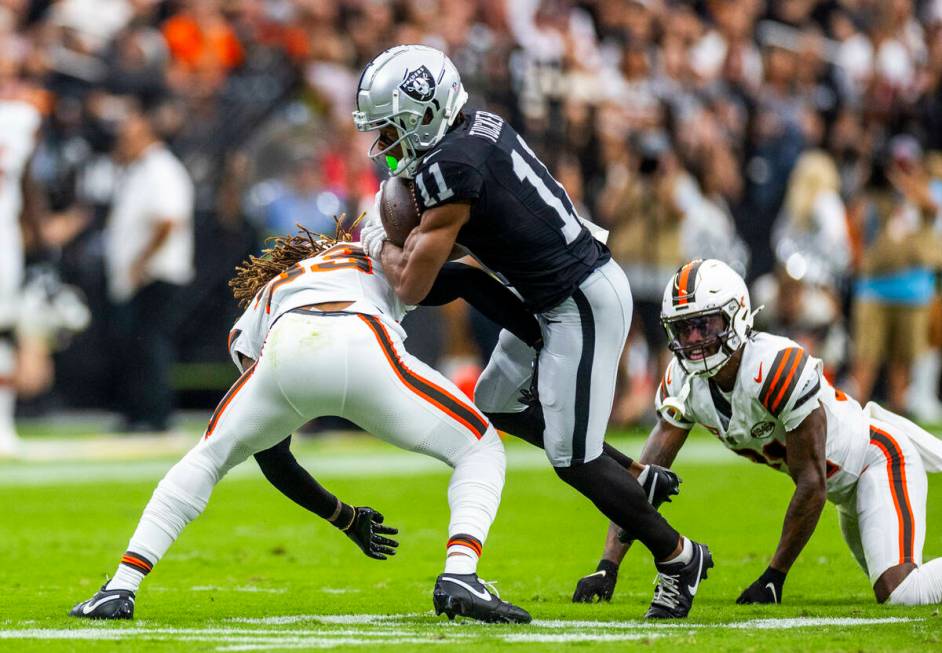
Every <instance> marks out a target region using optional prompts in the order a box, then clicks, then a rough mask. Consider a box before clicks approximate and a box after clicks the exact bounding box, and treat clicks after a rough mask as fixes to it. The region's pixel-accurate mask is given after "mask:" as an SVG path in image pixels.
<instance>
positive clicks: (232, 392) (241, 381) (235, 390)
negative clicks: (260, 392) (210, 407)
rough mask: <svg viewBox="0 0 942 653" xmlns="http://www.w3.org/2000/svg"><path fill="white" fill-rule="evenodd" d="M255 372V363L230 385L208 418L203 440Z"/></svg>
mask: <svg viewBox="0 0 942 653" xmlns="http://www.w3.org/2000/svg"><path fill="white" fill-rule="evenodd" d="M254 372H255V363H252V364H251V365H249V366H248V367H247V368H246V370H245V371H244V372H242V376H240V377H239V378H238V379H236V382H235V383H233V384H232V387H231V388H229V392H227V393H226V396H225V397H223V398H222V401H220V402H219V405H218V406H216V410H214V411H213V416H212V417H210V418H209V425H208V426H207V427H206V435H204V436H203V439H204V440H205V439H206V438H208V437H209V436H211V435H212V434H213V431H214V430H216V424H218V423H219V418H220V417H222V414H223V413H224V412H225V411H226V408H228V407H229V404H230V403H232V400H233V399H234V398H235V396H236V395H237V394H239V390H241V389H242V386H244V385H245V383H246V382H247V381H248V380H249V379H250V378H251V377H252V374H253V373H254Z"/></svg>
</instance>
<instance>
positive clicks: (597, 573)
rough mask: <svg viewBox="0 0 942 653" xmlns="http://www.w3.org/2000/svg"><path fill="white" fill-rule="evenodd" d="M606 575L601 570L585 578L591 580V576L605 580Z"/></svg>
mask: <svg viewBox="0 0 942 653" xmlns="http://www.w3.org/2000/svg"><path fill="white" fill-rule="evenodd" d="M606 575H607V574H606V573H605V570H604V569H603V570H602V571H596V572H595V573H592V574H588V575H587V576H586V578H592V577H593V576H601V577H602V578H605V576H606Z"/></svg>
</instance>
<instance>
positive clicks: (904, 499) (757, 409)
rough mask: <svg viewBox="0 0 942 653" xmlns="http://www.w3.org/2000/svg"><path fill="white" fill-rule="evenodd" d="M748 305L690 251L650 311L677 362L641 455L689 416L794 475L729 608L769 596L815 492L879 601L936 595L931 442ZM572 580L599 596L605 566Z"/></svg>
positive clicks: (614, 559)
mask: <svg viewBox="0 0 942 653" xmlns="http://www.w3.org/2000/svg"><path fill="white" fill-rule="evenodd" d="M754 314H755V312H754V311H753V310H752V308H751V305H750V302H749V294H748V290H747V288H746V285H745V283H744V282H743V280H742V278H741V277H740V276H739V275H738V274H736V273H735V272H734V271H733V270H732V269H731V268H729V267H728V266H727V265H726V264H725V263H722V262H720V261H716V260H705V261H701V260H695V261H691V262H690V263H687V264H686V265H684V266H683V267H682V268H681V269H680V270H679V271H678V272H677V274H676V275H674V277H673V279H672V280H671V283H670V284H669V285H668V287H667V289H666V290H665V293H664V299H663V302H662V305H661V320H662V322H663V324H664V327H665V328H666V329H667V332H668V337H669V338H670V348H671V350H672V351H673V352H674V354H675V356H676V359H675V360H672V361H671V363H670V365H669V366H668V368H667V370H666V372H665V375H664V379H663V380H662V382H661V384H660V386H659V387H658V393H657V398H656V406H657V410H658V414H659V416H660V418H659V420H658V423H657V425H656V426H655V428H654V430H653V431H652V432H651V435H650V436H649V437H648V440H647V442H646V443H645V446H644V451H643V453H642V454H641V462H644V463H655V464H658V465H664V466H670V465H671V463H672V462H673V460H674V458H675V456H676V455H677V452H678V451H679V450H680V448H681V447H682V446H683V444H684V441H685V439H686V438H687V433H688V432H689V431H690V429H691V428H692V427H693V426H694V424H695V423H699V424H702V425H703V426H704V427H705V428H706V429H707V430H709V431H710V432H711V433H713V434H714V435H715V436H716V437H717V438H719V439H720V441H722V442H723V444H725V445H726V446H727V447H728V448H729V449H731V450H733V451H734V452H736V453H738V454H740V455H742V456H746V457H747V458H749V459H750V460H753V461H755V462H758V463H763V464H766V465H769V466H770V467H773V468H775V469H778V470H779V471H782V472H786V473H788V474H789V475H790V476H791V477H792V479H793V480H794V482H795V493H794V495H793V496H792V499H791V502H790V503H789V505H788V510H787V512H786V514H785V523H784V526H783V529H782V535H781V539H780V540H779V544H778V547H777V549H776V550H775V553H774V555H773V556H772V559H771V561H770V564H769V566H768V568H767V569H766V570H765V571H764V572H763V573H762V575H761V576H759V578H758V579H757V580H756V581H755V582H754V583H753V584H752V585H750V586H749V587H747V588H746V589H745V590H744V591H743V592H742V594H741V595H740V596H739V599H738V600H737V603H781V601H782V589H783V585H784V583H785V577H786V574H787V573H788V571H789V569H790V568H791V566H792V564H793V563H794V562H795V560H796V558H797V557H798V555H799V554H800V553H801V550H802V549H803V548H804V546H805V544H806V543H807V542H808V540H809V538H810V537H811V534H812V533H813V532H814V529H815V527H816V525H817V523H818V518H819V517H820V515H821V510H822V509H823V507H824V502H825V500H826V499H830V500H831V501H832V502H833V503H834V504H836V506H837V509H838V513H839V516H840V523H841V530H842V532H843V534H844V539H845V540H846V542H847V544H848V546H849V547H850V549H851V552H852V553H853V554H854V557H855V558H856V559H857V562H858V563H859V564H860V566H861V567H862V568H863V569H864V571H866V572H867V574H868V575H869V577H870V583H871V585H872V586H873V591H874V593H875V595H876V599H877V601H879V602H880V603H884V602H888V603H892V604H902V605H925V604H933V603H942V559H939V558H937V559H935V560H930V561H929V562H927V563H925V564H923V561H922V547H923V542H924V540H925V534H926V490H927V482H926V471H927V470H928V471H935V472H937V471H940V470H942V442H940V441H939V440H937V439H936V438H934V437H933V436H931V435H930V434H928V433H926V432H925V431H923V430H922V429H921V428H919V427H918V426H916V425H915V424H913V423H912V422H910V421H909V420H906V419H904V418H902V417H900V416H898V415H895V414H894V413H891V412H889V411H887V410H884V409H883V408H881V407H880V406H878V405H876V404H874V403H872V402H871V403H869V404H867V406H866V407H864V408H861V406H860V404H859V403H857V402H856V401H854V399H852V398H851V397H849V396H847V395H846V394H844V393H843V392H841V391H840V390H838V389H835V388H834V387H832V386H831V385H830V384H829V383H828V381H827V380H826V379H825V378H824V376H823V375H822V373H821V368H822V364H821V361H820V360H818V359H816V358H813V357H811V356H809V355H808V353H807V352H806V351H804V349H802V348H801V347H800V346H798V344H796V343H795V342H793V341H791V340H789V339H787V338H782V337H779V336H774V335H771V334H767V333H759V332H755V331H753V330H752V318H753V315H754ZM786 453H787V456H786ZM617 535H618V534H617V532H616V530H615V529H614V528H610V530H609V537H608V540H607V542H606V548H605V554H604V556H603V561H602V563H600V564H602V565H603V566H605V565H608V566H610V568H611V569H613V570H617V566H618V564H620V562H621V560H622V558H623V557H624V555H625V551H626V546H625V545H624V544H622V543H620V542H619V541H618V538H617ZM580 588H581V590H582V593H583V594H584V595H587V596H588V598H591V597H592V595H596V596H600V597H602V598H604V597H605V595H606V594H607V596H608V597H611V592H612V590H613V589H614V574H601V575H599V574H596V575H592V576H586V577H585V578H583V579H582V580H581V581H580V582H579V588H577V595H578V594H579V593H580Z"/></svg>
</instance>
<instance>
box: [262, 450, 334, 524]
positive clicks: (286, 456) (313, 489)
mask: <svg viewBox="0 0 942 653" xmlns="http://www.w3.org/2000/svg"><path fill="white" fill-rule="evenodd" d="M290 445H291V438H290V436H289V437H287V438H285V439H284V440H282V441H281V442H279V443H278V444H276V445H275V446H274V447H272V448H270V449H266V450H265V451H260V452H258V453H257V454H255V461H256V462H257V463H258V466H259V468H261V470H262V474H264V475H265V478H266V479H267V480H268V482H269V483H271V484H272V485H273V486H274V487H275V489H277V490H278V491H279V492H281V493H282V494H283V495H285V496H286V497H288V498H289V499H291V500H292V501H294V502H295V503H296V504H298V505H299V506H301V507H302V508H304V509H305V510H309V511H310V512H313V513H314V514H315V515H318V516H319V517H322V518H324V519H326V520H328V521H329V520H331V518H332V517H334V513H335V512H337V507H338V505H340V502H339V501H338V499H337V497H335V496H334V495H333V494H331V493H330V492H328V491H327V489H325V488H324V487H323V486H322V485H321V484H320V483H318V482H317V481H316V480H314V477H312V476H311V475H310V474H309V473H308V471H307V470H306V469H304V468H303V467H302V466H301V465H300V464H299V463H298V461H297V459H296V458H295V457H294V454H292V453H291V449H290Z"/></svg>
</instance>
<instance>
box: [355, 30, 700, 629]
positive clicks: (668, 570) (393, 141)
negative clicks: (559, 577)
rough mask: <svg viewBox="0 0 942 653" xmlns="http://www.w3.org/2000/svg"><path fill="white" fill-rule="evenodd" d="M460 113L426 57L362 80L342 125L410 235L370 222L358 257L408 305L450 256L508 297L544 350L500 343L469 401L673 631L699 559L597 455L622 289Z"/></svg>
mask: <svg viewBox="0 0 942 653" xmlns="http://www.w3.org/2000/svg"><path fill="white" fill-rule="evenodd" d="M466 100H467V93H465V91H464V88H463V86H462V84H461V80H460V77H459V75H458V72H457V70H456V69H455V67H454V65H453V64H452V62H451V61H450V60H449V59H448V57H446V56H445V55H444V54H443V53H442V52H439V51H438V50H435V49H433V48H429V47H425V46H417V45H409V46H398V47H395V48H392V49H390V50H387V51H386V52H383V53H382V54H380V55H379V56H377V57H376V58H375V59H374V60H373V61H372V62H371V63H370V64H369V65H368V66H367V67H366V68H365V69H364V71H363V73H362V75H361V76H360V81H359V84H358V89H357V110H356V111H355V112H354V122H355V124H356V126H357V129H359V130H360V131H373V130H377V131H378V132H379V136H378V138H377V140H376V142H375V143H374V145H373V148H372V149H371V152H370V156H371V157H373V158H377V157H385V159H386V162H387V164H388V165H389V167H390V169H391V170H392V173H393V174H394V175H398V174H404V175H407V176H408V177H411V178H412V179H413V180H414V183H415V189H416V201H417V203H418V208H419V211H420V214H421V222H420V224H419V225H418V226H417V227H416V228H415V229H414V230H413V231H412V233H411V234H410V235H409V237H408V238H407V239H406V242H405V244H404V246H403V247H402V248H400V247H397V246H395V245H393V244H392V243H390V242H388V241H387V240H386V237H385V232H384V231H383V228H382V224H381V222H380V221H379V219H378V216H376V215H371V216H370V219H369V220H368V223H367V224H366V226H365V227H364V230H363V234H362V236H361V241H362V243H363V245H364V247H365V248H366V250H367V252H368V253H369V254H370V255H371V256H373V257H374V258H380V259H381V260H382V263H383V267H384V269H385V270H386V273H387V275H388V276H389V278H390V281H391V282H392V283H393V285H394V288H395V290H396V293H397V294H398V295H399V297H400V298H401V299H402V300H403V301H405V302H407V303H410V304H417V303H419V302H420V301H421V300H422V299H423V298H424V297H425V296H426V294H427V293H428V292H429V290H430V288H431V287H432V284H433V283H434V281H435V278H436V275H437V274H438V272H439V270H440V269H441V268H442V266H443V264H444V263H445V262H446V261H447V260H448V259H449V257H450V255H451V254H452V253H453V251H454V250H455V246H456V245H460V246H462V247H464V248H465V249H467V250H468V251H470V252H471V254H472V255H474V257H475V258H477V259H478V261H480V262H481V263H482V264H484V265H485V266H487V268H489V269H490V270H491V271H493V272H495V273H496V274H498V275H500V276H501V277H502V278H503V280H505V281H506V282H507V283H508V284H509V285H510V286H512V287H513V288H514V289H515V290H516V291H517V292H518V293H519V294H520V296H521V298H522V299H523V302H524V304H525V305H526V307H527V308H528V309H529V310H530V311H532V312H533V313H534V314H536V316H537V319H538V320H539V323H540V328H541V331H542V347H541V348H540V349H539V350H538V351H537V350H536V349H534V348H531V347H530V346H528V345H527V344H526V343H524V342H522V341H521V340H519V339H518V338H517V337H515V336H514V335H513V334H511V333H510V332H508V331H502V332H501V335H500V339H499V344H498V346H497V348H496V350H495V351H494V353H493V355H492V357H491V360H490V361H489V363H488V365H487V367H486V369H485V370H484V372H483V374H482V376H481V379H480V381H479V382H478V386H477V388H476V389H475V401H476V402H477V404H478V406H479V407H480V408H481V409H482V410H483V411H484V412H485V413H486V414H487V415H488V417H489V418H490V419H491V420H492V422H493V423H494V425H495V426H497V428H499V429H502V430H505V431H507V432H510V433H512V434H514V435H517V436H519V437H522V438H524V439H526V440H527V441H529V442H532V443H534V444H537V445H538V446H541V447H543V448H544V449H545V450H546V455H547V458H549V461H550V463H551V464H552V465H553V467H554V469H555V471H556V473H557V475H558V476H559V477H560V478H561V479H563V481H565V482H566V483H568V484H569V485H571V486H573V487H574V488H576V489H577V490H579V492H581V493H582V494H583V495H585V496H586V497H587V498H589V499H590V500H591V501H592V502H593V503H594V504H595V505H596V507H598V509H599V510H600V511H601V512H602V513H603V514H605V515H606V516H607V517H608V518H609V519H611V520H612V521H613V522H614V523H615V524H617V525H618V526H620V527H621V528H622V529H624V530H625V532H626V533H628V534H629V535H630V536H631V537H633V538H634V539H637V540H640V541H641V542H642V543H643V544H644V545H645V546H647V547H648V549H650V550H651V552H652V554H653V555H654V558H655V561H656V564H657V568H658V572H659V582H658V586H657V588H656V589H655V594H654V600H653V602H652V604H651V607H650V609H649V610H648V612H647V615H646V616H648V617H651V618H669V617H684V616H686V615H687V613H688V612H689V610H690V607H691V603H692V601H693V595H694V594H695V593H696V591H697V587H698V586H699V583H700V580H701V579H702V578H705V577H706V573H707V569H708V568H709V567H711V566H712V565H713V562H712V558H711V556H710V551H709V549H708V548H707V547H706V546H705V545H702V544H697V543H695V542H692V541H691V540H689V539H687V538H684V537H681V536H680V534H679V533H678V532H677V531H676V530H674V529H673V528H671V526H670V525H669V524H668V523H667V522H666V521H665V520H664V519H663V518H662V517H661V516H660V515H659V514H658V513H657V511H656V510H655V509H654V507H652V505H651V504H650V503H648V501H647V499H646V496H645V493H644V491H643V490H642V487H641V485H640V484H639V481H638V480H636V479H635V477H634V476H632V475H631V474H628V473H626V468H628V467H630V466H631V462H632V461H631V460H630V459H629V458H628V457H627V456H624V455H623V454H621V453H619V452H617V451H616V450H615V449H613V448H612V447H610V446H608V445H606V444H605V443H604V436H605V430H606V427H607V424H608V419H609V415H610V413H611V407H612V400H613V397H614V391H615V377H616V374H617V369H618V361H619V359H620V357H621V352H622V348H623V346H624V343H625V339H626V337H627V335H628V327H629V324H630V322H631V312H632V305H631V290H630V288H629V285H628V280H627V279H626V278H625V275H624V273H623V272H622V270H621V268H620V267H619V266H618V265H617V264H616V263H615V262H614V261H612V259H611V255H610V253H609V250H608V248H607V247H606V246H605V245H604V244H603V243H602V242H600V241H599V240H598V239H596V238H595V237H594V236H593V233H592V231H590V228H589V226H590V225H589V223H586V222H585V221H583V220H582V219H581V218H580V217H579V216H578V215H577V214H576V211H575V209H574V208H573V206H572V202H571V201H570V199H569V197H568V195H567V194H566V191H565V190H564V189H563V188H562V186H560V185H559V183H558V182H557V181H556V180H555V179H554V178H553V177H552V175H550V173H549V172H548V171H547V169H546V167H545V166H544V165H543V163H542V162H541V161H540V160H539V158H537V156H536V155H535V154H534V153H533V152H532V151H531V150H530V148H529V147H528V146H527V144H526V142H525V141H524V140H523V138H521V137H520V136H519V135H518V134H517V133H516V132H515V131H514V129H513V128H512V127H511V126H510V125H509V124H507V123H506V122H505V121H504V120H503V119H502V118H501V117H500V116H497V115H495V114H492V113H488V112H485V111H477V112H474V113H468V114H465V113H463V112H462V111H461V109H462V107H463V105H464V104H465V101H466ZM374 213H375V212H374ZM591 226H592V227H593V228H594V225H591ZM596 229H597V228H596ZM640 480H642V481H643V480H645V479H640ZM597 573H602V574H608V573H614V570H608V569H605V568H600V569H599V571H598V572H597Z"/></svg>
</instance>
